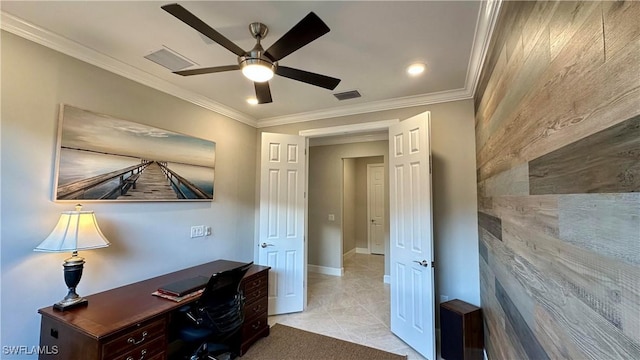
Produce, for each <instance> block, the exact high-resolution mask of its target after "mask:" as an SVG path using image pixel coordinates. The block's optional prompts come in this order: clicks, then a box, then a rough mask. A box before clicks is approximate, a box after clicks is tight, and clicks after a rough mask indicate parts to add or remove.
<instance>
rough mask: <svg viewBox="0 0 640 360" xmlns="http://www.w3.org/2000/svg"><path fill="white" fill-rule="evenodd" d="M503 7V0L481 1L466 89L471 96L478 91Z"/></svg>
mask: <svg viewBox="0 0 640 360" xmlns="http://www.w3.org/2000/svg"><path fill="white" fill-rule="evenodd" d="M501 8H502V0H488V1H482V2H481V3H480V11H478V21H477V22H476V31H475V34H474V37H473V45H472V46H471V56H470V57H469V65H468V66H467V78H466V81H465V89H467V90H469V91H470V93H471V97H473V95H474V94H475V93H476V87H477V86H478V81H479V80H480V74H481V73H482V67H483V65H484V60H485V57H486V56H487V52H488V51H489V45H490V42H491V36H492V35H493V30H494V29H495V25H496V21H497V20H498V15H499V14H500V9H501Z"/></svg>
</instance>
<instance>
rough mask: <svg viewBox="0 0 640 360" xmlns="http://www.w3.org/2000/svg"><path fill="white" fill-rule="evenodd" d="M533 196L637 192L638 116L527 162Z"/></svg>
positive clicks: (639, 170) (639, 178)
mask: <svg viewBox="0 0 640 360" xmlns="http://www.w3.org/2000/svg"><path fill="white" fill-rule="evenodd" d="M529 187H530V192H531V194H533V195H541V194H576V193H622V192H635V191H640V115H638V116H636V117H633V118H631V119H629V120H626V121H623V122H621V123H619V124H617V125H615V126H612V127H610V128H608V129H606V130H602V131H600V132H597V133H595V134H593V135H590V136H588V137H586V138H583V139H581V140H578V141H576V142H574V143H572V144H569V145H567V146H564V147H562V148H560V149H558V150H555V151H552V152H550V153H548V154H546V155H543V156H541V157H539V158H537V159H534V160H532V161H530V162H529Z"/></svg>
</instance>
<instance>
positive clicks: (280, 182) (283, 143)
mask: <svg viewBox="0 0 640 360" xmlns="http://www.w3.org/2000/svg"><path fill="white" fill-rule="evenodd" d="M305 146H306V145H305V138H304V137H302V136H297V135H285V134H272V133H262V149H261V162H260V230H259V231H260V235H259V238H260V242H259V244H258V248H259V251H258V254H259V255H258V263H259V264H260V265H267V266H270V267H271V270H270V271H269V314H270V315H275V314H284V313H290V312H296V311H302V310H303V308H304V283H303V281H304V274H305V269H304V265H305V263H304V231H305V230H304V221H305V219H304V218H305V202H304V201H305V200H304V192H305V186H306V182H305V171H306V168H305Z"/></svg>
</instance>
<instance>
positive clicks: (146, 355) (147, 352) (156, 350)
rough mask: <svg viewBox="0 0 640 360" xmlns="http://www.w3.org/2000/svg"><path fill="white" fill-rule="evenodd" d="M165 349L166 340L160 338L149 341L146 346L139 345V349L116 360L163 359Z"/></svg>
mask: <svg viewBox="0 0 640 360" xmlns="http://www.w3.org/2000/svg"><path fill="white" fill-rule="evenodd" d="M165 347H166V346H165V343H164V338H163V337H159V338H156V339H155V340H151V341H147V343H146V344H145V345H138V347H137V348H135V349H133V350H131V351H129V352H127V353H125V354H122V355H120V356H118V357H117V358H115V359H114V360H148V359H151V358H154V359H162V358H163V355H164V351H165ZM156 355H157V356H156Z"/></svg>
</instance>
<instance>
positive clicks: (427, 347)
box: [389, 112, 436, 360]
mask: <svg viewBox="0 0 640 360" xmlns="http://www.w3.org/2000/svg"><path fill="white" fill-rule="evenodd" d="M429 128H430V114H429V112H425V113H422V114H420V115H417V116H414V117H412V118H410V119H407V120H404V121H401V122H400V123H398V124H397V125H393V126H391V127H389V193H390V194H389V200H390V211H391V213H390V221H391V224H390V228H391V229H390V230H391V244H390V253H389V264H390V267H391V268H390V270H391V331H392V332H393V333H394V334H396V335H397V336H398V337H399V338H401V339H402V340H403V341H404V342H406V343H407V344H409V345H410V346H411V347H412V348H414V349H415V350H416V351H418V352H419V353H420V354H422V356H424V357H426V358H427V359H430V360H435V356H436V348H435V317H434V313H435V299H434V289H433V278H434V269H433V266H432V264H433V241H432V226H431V170H430V164H429V161H430V154H431V150H430V145H429V137H430V130H429Z"/></svg>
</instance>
